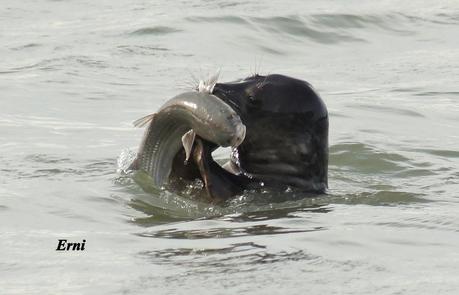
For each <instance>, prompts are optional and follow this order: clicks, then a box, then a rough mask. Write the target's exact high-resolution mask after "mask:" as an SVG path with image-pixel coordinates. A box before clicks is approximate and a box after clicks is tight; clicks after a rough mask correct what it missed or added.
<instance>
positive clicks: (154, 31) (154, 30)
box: [129, 26, 182, 36]
mask: <svg viewBox="0 0 459 295" xmlns="http://www.w3.org/2000/svg"><path fill="white" fill-rule="evenodd" d="M181 31H182V30H180V29H176V28H172V27H166V26H155V27H145V28H140V29H137V30H135V31H133V32H130V33H129V35H133V36H144V35H156V36H161V35H168V34H173V33H177V32H181Z"/></svg>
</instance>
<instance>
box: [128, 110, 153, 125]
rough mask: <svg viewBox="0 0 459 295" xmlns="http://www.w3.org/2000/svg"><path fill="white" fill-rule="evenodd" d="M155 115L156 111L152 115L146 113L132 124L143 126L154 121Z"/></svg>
mask: <svg viewBox="0 0 459 295" xmlns="http://www.w3.org/2000/svg"><path fill="white" fill-rule="evenodd" d="M154 117H155V114H154V113H153V114H150V115H146V116H144V117H142V118H140V119H137V120H135V121H134V122H133V123H132V124H133V125H134V126H135V127H137V128H141V127H144V126H145V125H147V124H148V123H150V122H151V121H153V118H154Z"/></svg>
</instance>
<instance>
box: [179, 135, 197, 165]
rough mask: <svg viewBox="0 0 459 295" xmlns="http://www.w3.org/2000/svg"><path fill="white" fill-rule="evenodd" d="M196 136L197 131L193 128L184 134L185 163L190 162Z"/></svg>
mask: <svg viewBox="0 0 459 295" xmlns="http://www.w3.org/2000/svg"><path fill="white" fill-rule="evenodd" d="M195 138H196V132H194V130H193V129H191V130H190V131H188V132H187V133H185V134H183V136H182V144H183V148H184V149H185V155H186V157H185V165H186V164H187V163H188V160H189V159H190V155H191V151H192V150H193V144H194V139H195Z"/></svg>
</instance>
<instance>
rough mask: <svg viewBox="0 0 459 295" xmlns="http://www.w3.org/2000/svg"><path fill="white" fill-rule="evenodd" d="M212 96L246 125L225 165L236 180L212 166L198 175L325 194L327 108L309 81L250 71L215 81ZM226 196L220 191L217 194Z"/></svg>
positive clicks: (229, 184) (236, 183)
mask: <svg viewBox="0 0 459 295" xmlns="http://www.w3.org/2000/svg"><path fill="white" fill-rule="evenodd" d="M212 94H213V95H215V96H217V97H218V98H220V99H221V100H223V101H224V102H225V103H227V104H228V105H229V106H231V107H232V108H233V109H234V110H235V111H236V113H237V114H238V115H239V116H240V118H241V120H242V122H243V123H244V125H245V126H246V135H245V140H244V141H243V142H242V143H241V144H240V145H239V146H238V147H237V148H236V149H234V150H233V153H232V157H231V160H230V162H229V163H227V164H226V165H225V166H224V167H225V168H226V170H227V172H228V173H231V174H235V175H237V176H239V177H238V178H236V179H234V177H232V176H230V175H228V174H227V173H226V172H225V171H222V170H221V169H217V168H214V167H215V166H214V165H212V166H210V167H209V169H207V170H205V171H201V174H204V175H210V176H211V177H212V178H214V179H216V180H215V182H216V183H221V182H222V181H219V180H220V179H224V182H223V184H222V185H225V183H226V186H227V187H230V188H233V187H234V186H242V188H244V189H245V188H248V187H250V188H252V187H254V186H255V187H256V185H259V186H260V187H261V186H262V187H264V188H271V189H282V190H283V189H287V188H292V189H298V190H301V191H304V192H311V193H314V194H320V193H325V192H326V189H327V188H328V176H327V174H328V127H329V123H328V111H327V108H326V106H325V104H324V102H323V100H322V99H321V97H320V96H319V94H318V93H317V92H316V91H315V90H314V89H313V88H312V86H311V85H310V84H309V83H308V82H306V81H303V80H299V79H295V78H291V77H288V76H284V75H279V74H273V75H267V76H261V75H254V76H250V77H248V78H245V79H241V80H237V81H234V82H229V83H216V84H215V86H214V87H213V89H212ZM208 160H210V159H208ZM217 180H218V181H217ZM230 191H233V192H234V191H235V190H234V189H230ZM229 197H230V196H229V195H224V194H223V196H222V195H221V194H220V198H223V199H225V198H229Z"/></svg>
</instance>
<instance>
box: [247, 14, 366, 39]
mask: <svg viewBox="0 0 459 295" xmlns="http://www.w3.org/2000/svg"><path fill="white" fill-rule="evenodd" d="M251 20H252V21H253V22H254V23H257V24H259V25H261V26H262V28H263V29H265V30H266V31H268V32H271V33H274V34H283V35H284V34H287V35H289V36H294V37H301V38H304V37H306V38H308V39H310V40H312V41H314V42H318V43H323V44H335V43H341V42H365V40H364V39H361V38H358V37H354V36H352V35H350V34H348V33H343V32H332V31H323V30H322V31H321V30H318V29H313V28H312V27H311V26H310V25H308V24H307V23H306V22H305V21H303V20H302V19H301V18H299V17H296V16H288V17H283V16H276V17H267V18H263V17H253V18H251Z"/></svg>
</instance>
